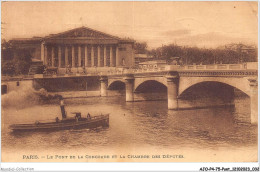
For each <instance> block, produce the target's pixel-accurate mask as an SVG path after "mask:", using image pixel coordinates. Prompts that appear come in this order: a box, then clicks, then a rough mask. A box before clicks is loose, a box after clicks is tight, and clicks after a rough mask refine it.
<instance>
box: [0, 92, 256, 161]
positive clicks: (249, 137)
mask: <svg viewBox="0 0 260 172" xmlns="http://www.w3.org/2000/svg"><path fill="white" fill-rule="evenodd" d="M109 95H110V96H108V97H105V98H104V97H102V98H101V97H92V98H74V99H66V100H65V104H66V110H67V112H68V114H69V113H70V112H73V111H81V112H82V114H83V116H86V114H87V113H88V112H89V113H90V114H92V115H99V114H101V113H103V114H105V113H110V127H109V128H106V129H96V130H88V129H82V130H64V131H56V132H32V133H20V134H13V133H12V132H11V131H10V130H9V129H8V126H9V125H10V124H14V123H34V122H35V121H36V120H37V121H46V120H53V121H54V119H55V117H56V116H59V117H60V116H61V114H60V109H59V106H58V102H56V101H52V102H44V103H42V102H41V103H40V102H35V101H33V102H29V101H28V100H29V99H26V100H27V101H28V102H27V103H26V100H24V101H23V102H20V103H24V104H23V106H17V104H16V105H15V106H12V105H10V104H9V105H6V106H3V105H2V161H30V162H36V161H41V162H53V161H69V162H71V161H77V162H87V161H91V162H96V161H97V162H102V161H109V162H111V161H112V162H116V161H118V162H123V161H127V162H134V161H136V162H141V161H144V162H160V161H167V162H202V161H204V162H238V161H240V162H241V161H242V162H249V161H257V139H258V138H257V126H254V125H251V124H250V100H249V98H248V97H246V96H242V97H236V98H235V99H234V100H232V102H231V104H232V105H231V106H223V105H230V104H229V103H230V102H229V103H227V102H223V101H221V100H217V99H214V98H212V97H211V98H209V97H208V98H207V97H204V98H197V99H186V100H180V101H179V107H182V109H180V110H178V111H174V110H168V109H167V100H166V99H165V98H166V94H165V93H158V94H157V95H156V94H155V95H152V96H153V98H151V100H153V101H142V100H143V99H144V97H145V99H147V97H149V96H147V94H137V95H135V100H137V101H136V102H125V95H117V96H113V93H112V92H110V93H109ZM158 95H159V96H158ZM150 97H151V96H150ZM154 97H157V100H155V99H154ZM159 97H160V98H159ZM9 98H10V97H9ZM2 101H3V98H2ZM20 103H19V104H20ZM223 103H224V104H223ZM212 105H220V106H212ZM24 155H37V158H39V159H29V160H28V159H25V158H24ZM56 155H63V156H67V155H68V156H72V155H75V156H78V155H80V156H81V155H82V157H81V158H82V159H79V157H78V158H77V157H76V159H67V158H65V159H64V158H63V159H62V158H59V157H56V158H55V156H56ZM101 155H104V156H106V155H108V156H110V157H109V158H107V159H103V158H101V157H100V156H101ZM114 155H116V156H117V157H116V158H115V156H114ZM139 155H147V156H149V158H140V157H139V158H137V157H138V156H139ZM166 155H179V156H178V157H174V158H173V156H172V157H168V158H167V156H166ZM51 156H53V157H52V158H53V159H51V158H50V157H51ZM89 156H94V157H93V158H89ZM112 156H114V157H113V158H112ZM156 156H157V158H155V157H156ZM159 156H160V158H158V157H159ZM124 157H125V158H124ZM48 158H49V159H48Z"/></svg>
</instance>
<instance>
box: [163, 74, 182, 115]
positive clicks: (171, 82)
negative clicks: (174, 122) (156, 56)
mask: <svg viewBox="0 0 260 172" xmlns="http://www.w3.org/2000/svg"><path fill="white" fill-rule="evenodd" d="M166 77H167V94H168V109H173V110H176V109H178V84H179V82H178V81H179V77H178V75H173V76H172V75H170V76H166Z"/></svg>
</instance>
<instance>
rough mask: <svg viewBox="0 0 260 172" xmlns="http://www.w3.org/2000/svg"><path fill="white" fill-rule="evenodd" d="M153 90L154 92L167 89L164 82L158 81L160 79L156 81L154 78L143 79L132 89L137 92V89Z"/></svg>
mask: <svg viewBox="0 0 260 172" xmlns="http://www.w3.org/2000/svg"><path fill="white" fill-rule="evenodd" d="M149 90H150V91H153V92H154V91H155V92H159V91H163V90H166V91H167V85H165V83H163V82H160V81H156V80H145V81H143V82H141V83H138V85H137V86H135V89H134V91H135V92H139V91H144V92H146V91H149Z"/></svg>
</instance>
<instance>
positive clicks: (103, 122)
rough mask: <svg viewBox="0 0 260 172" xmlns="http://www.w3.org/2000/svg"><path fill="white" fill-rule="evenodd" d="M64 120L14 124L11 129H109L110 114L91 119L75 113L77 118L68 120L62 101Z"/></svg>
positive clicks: (14, 130) (16, 130)
mask: <svg viewBox="0 0 260 172" xmlns="http://www.w3.org/2000/svg"><path fill="white" fill-rule="evenodd" d="M60 107H61V113H62V119H61V120H60V119H59V118H58V117H56V119H55V122H45V123H41V122H39V121H36V122H35V123H33V124H13V125H10V126H9V128H10V129H11V130H13V132H18V131H56V130H66V129H83V128H87V129H93V128H98V127H109V114H101V115H99V116H93V117H91V116H90V114H89V113H88V115H87V117H86V118H84V117H81V113H80V112H73V114H75V117H74V118H73V117H72V118H67V113H66V111H65V108H64V103H63V100H62V101H61V105H60Z"/></svg>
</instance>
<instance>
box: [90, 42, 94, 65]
mask: <svg viewBox="0 0 260 172" xmlns="http://www.w3.org/2000/svg"><path fill="white" fill-rule="evenodd" d="M94 60H95V59H94V47H93V45H92V46H91V67H94V66H95V61H94Z"/></svg>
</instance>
